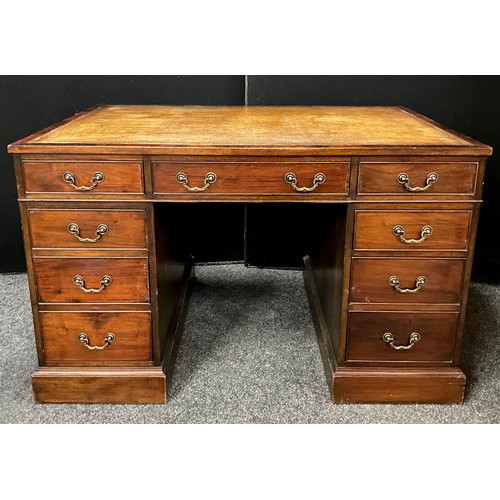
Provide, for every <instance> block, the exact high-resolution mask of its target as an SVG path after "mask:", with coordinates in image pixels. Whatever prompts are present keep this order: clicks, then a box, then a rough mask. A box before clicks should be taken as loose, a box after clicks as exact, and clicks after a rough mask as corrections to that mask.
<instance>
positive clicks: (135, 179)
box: [22, 160, 144, 198]
mask: <svg viewBox="0 0 500 500" xmlns="http://www.w3.org/2000/svg"><path fill="white" fill-rule="evenodd" d="M22 167H23V172H24V179H25V188H26V197H27V198H36V197H53V198H68V197H70V198H98V197H99V196H100V195H109V194H121V193H123V194H141V195H142V194H144V182H143V173H142V162H139V161H57V160H50V161H42V160H40V161H38V160H30V161H25V162H23V164H22Z"/></svg>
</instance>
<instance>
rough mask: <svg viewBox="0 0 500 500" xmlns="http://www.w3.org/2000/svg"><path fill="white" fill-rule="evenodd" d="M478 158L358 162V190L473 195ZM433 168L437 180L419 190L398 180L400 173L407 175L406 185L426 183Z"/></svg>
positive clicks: (399, 193)
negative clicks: (407, 187) (409, 189)
mask: <svg viewBox="0 0 500 500" xmlns="http://www.w3.org/2000/svg"><path fill="white" fill-rule="evenodd" d="M478 166H479V165H478V162H472V161H471V162H451V161H450V162H426V161H422V162H419V161H412V162H409V161H408V162H398V161H394V162H371V161H370V162H364V161H362V162H360V163H359V177H358V194H397V195H406V196H417V197H420V198H424V199H425V197H427V196H429V195H431V196H432V195H438V194H457V195H471V196H472V195H474V193H475V190H476V176H477V172H478ZM431 172H434V173H436V174H437V175H438V180H437V181H436V182H435V183H433V184H431V186H430V187H429V189H427V190H426V191H421V192H411V191H408V190H407V189H406V188H405V186H404V184H401V183H400V182H398V180H397V177H398V175H399V174H401V173H405V174H407V175H408V178H409V179H410V182H409V186H410V187H411V188H414V187H425V186H426V180H427V175H428V174H430V173H431Z"/></svg>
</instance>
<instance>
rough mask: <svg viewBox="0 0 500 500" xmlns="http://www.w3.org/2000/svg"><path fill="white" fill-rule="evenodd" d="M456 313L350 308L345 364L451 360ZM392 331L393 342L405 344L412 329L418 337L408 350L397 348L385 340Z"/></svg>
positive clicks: (443, 361)
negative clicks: (386, 334)
mask: <svg viewBox="0 0 500 500" xmlns="http://www.w3.org/2000/svg"><path fill="white" fill-rule="evenodd" d="M457 321H458V313H454V312H431V313H426V312H412V311H405V312H394V311H391V312H388V311H377V312H372V311H368V312H365V311H351V312H350V313H349V341H348V348H347V354H346V358H347V359H346V361H347V362H348V363H354V362H365V363H366V362H370V363H375V364H380V363H386V362H387V363H398V362H399V363H400V364H401V363H407V364H415V363H423V362H424V363H425V362H441V363H448V364H449V363H451V362H452V359H453V348H454V346H455V334H456V331H457ZM386 332H389V333H392V334H393V337H394V345H396V346H400V345H403V346H407V345H410V344H409V338H410V335H411V334H412V333H413V332H417V333H418V334H420V336H421V338H420V340H419V341H418V342H417V343H415V344H414V346H413V347H412V348H411V349H409V350H396V349H392V348H391V346H390V345H389V344H388V343H387V342H384V340H383V335H384V333H386Z"/></svg>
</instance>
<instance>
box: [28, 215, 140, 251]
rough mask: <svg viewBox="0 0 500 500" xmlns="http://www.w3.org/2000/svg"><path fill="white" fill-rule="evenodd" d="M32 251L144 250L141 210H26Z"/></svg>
mask: <svg viewBox="0 0 500 500" xmlns="http://www.w3.org/2000/svg"><path fill="white" fill-rule="evenodd" d="M28 218H29V228H30V234H31V244H32V246H33V248H79V249H87V248H129V249H130V248H134V249H140V248H146V212H145V211H144V210H38V209H31V210H28Z"/></svg>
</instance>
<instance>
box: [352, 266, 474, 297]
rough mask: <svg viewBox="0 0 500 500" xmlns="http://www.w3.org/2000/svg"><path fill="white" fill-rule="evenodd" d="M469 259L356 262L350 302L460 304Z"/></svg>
mask: <svg viewBox="0 0 500 500" xmlns="http://www.w3.org/2000/svg"><path fill="white" fill-rule="evenodd" d="M464 266H465V259H461V258H460V259H451V258H442V259H430V258H413V259H412V258H377V257H370V258H368V257H355V258H353V259H352V270H351V290H350V296H349V301H350V303H362V304H382V303H394V304H410V303H433V304H459V303H460V297H461V291H462V279H463V273H464Z"/></svg>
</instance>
